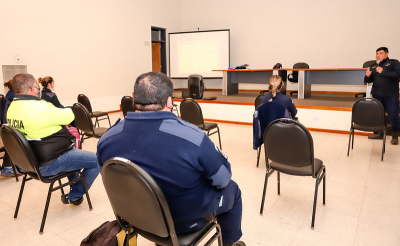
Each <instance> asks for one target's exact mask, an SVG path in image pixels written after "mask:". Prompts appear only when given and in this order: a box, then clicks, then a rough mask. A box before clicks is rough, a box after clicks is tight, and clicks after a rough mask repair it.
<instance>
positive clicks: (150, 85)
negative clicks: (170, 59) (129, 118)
mask: <svg viewBox="0 0 400 246" xmlns="http://www.w3.org/2000/svg"><path fill="white" fill-rule="evenodd" d="M173 91H174V86H173V84H172V82H171V80H170V79H169V78H168V76H167V75H165V74H163V73H155V72H149V73H145V74H142V75H140V76H139V77H138V78H137V79H136V83H135V88H134V92H133V94H134V95H133V98H134V102H135V110H138V111H159V110H163V109H165V107H166V106H167V103H168V98H172V93H173Z"/></svg>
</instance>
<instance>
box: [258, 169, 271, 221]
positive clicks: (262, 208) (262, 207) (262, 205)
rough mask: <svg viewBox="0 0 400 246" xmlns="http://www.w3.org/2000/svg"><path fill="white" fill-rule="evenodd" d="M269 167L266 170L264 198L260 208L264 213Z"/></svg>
mask: <svg viewBox="0 0 400 246" xmlns="http://www.w3.org/2000/svg"><path fill="white" fill-rule="evenodd" d="M268 174H269V173H268V169H267V171H266V172H265V181H264V189H263V194H262V200H261V208H260V214H262V213H263V210H264V201H265V192H266V191H267V184H268V176H269V175H268Z"/></svg>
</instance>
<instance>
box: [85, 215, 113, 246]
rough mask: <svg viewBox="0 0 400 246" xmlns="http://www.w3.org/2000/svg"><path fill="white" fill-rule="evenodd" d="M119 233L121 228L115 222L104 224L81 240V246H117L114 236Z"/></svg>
mask: <svg viewBox="0 0 400 246" xmlns="http://www.w3.org/2000/svg"><path fill="white" fill-rule="evenodd" d="M120 231H121V227H120V226H119V224H118V222H117V221H116V220H114V221H111V222H110V221H107V222H104V223H103V224H102V225H101V226H99V227H97V228H96V229H94V230H93V231H92V232H91V233H90V234H89V235H88V236H87V237H86V238H85V239H83V240H82V242H81V246H106V245H107V246H118V240H117V237H116V235H117V234H118V233H119V232H120Z"/></svg>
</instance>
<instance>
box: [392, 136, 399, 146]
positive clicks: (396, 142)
mask: <svg viewBox="0 0 400 246" xmlns="http://www.w3.org/2000/svg"><path fill="white" fill-rule="evenodd" d="M391 143H392V144H393V145H398V144H399V138H398V137H397V136H392V141H391Z"/></svg>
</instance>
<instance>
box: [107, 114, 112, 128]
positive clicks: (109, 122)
mask: <svg viewBox="0 0 400 246" xmlns="http://www.w3.org/2000/svg"><path fill="white" fill-rule="evenodd" d="M107 118H108V124H110V127H111V121H110V116H108V114H107Z"/></svg>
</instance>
